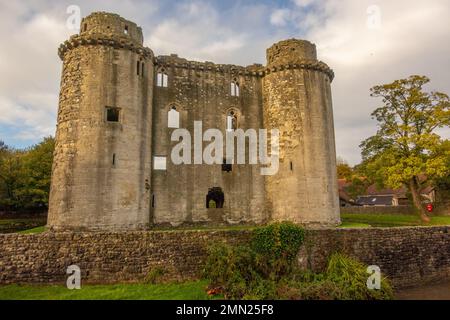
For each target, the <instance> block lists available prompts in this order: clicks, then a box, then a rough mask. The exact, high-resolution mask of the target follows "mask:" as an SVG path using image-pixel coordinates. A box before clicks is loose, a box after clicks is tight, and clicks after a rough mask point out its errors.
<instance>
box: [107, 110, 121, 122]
mask: <svg viewBox="0 0 450 320" xmlns="http://www.w3.org/2000/svg"><path fill="white" fill-rule="evenodd" d="M106 121H108V122H119V121H120V109H119V108H112V107H106Z"/></svg>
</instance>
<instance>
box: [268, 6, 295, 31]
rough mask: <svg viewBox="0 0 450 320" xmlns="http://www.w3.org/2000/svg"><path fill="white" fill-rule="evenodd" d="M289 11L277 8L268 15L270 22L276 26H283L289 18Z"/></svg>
mask: <svg viewBox="0 0 450 320" xmlns="http://www.w3.org/2000/svg"><path fill="white" fill-rule="evenodd" d="M290 15H291V11H289V10H288V9H277V10H275V11H274V12H273V13H272V14H271V16H270V23H271V24H273V25H274V26H277V27H284V26H285V25H287V23H288V20H289V19H290Z"/></svg>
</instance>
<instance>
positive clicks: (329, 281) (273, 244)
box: [204, 223, 393, 299]
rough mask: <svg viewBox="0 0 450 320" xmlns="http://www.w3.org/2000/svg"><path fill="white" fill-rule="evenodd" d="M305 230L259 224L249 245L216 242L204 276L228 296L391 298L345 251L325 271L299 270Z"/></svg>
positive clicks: (214, 288)
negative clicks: (372, 284) (374, 285)
mask: <svg viewBox="0 0 450 320" xmlns="http://www.w3.org/2000/svg"><path fill="white" fill-rule="evenodd" d="M303 240H304V230H303V229H302V228H301V227H299V226H297V225H294V224H292V223H275V224H271V225H269V226H265V227H259V228H256V229H255V230H254V232H253V237H252V240H251V242H250V244H249V245H239V246H231V245H228V244H223V243H217V244H213V245H211V246H210V248H209V256H208V259H207V261H206V265H205V268H204V277H205V278H206V279H207V280H208V281H209V283H210V288H211V290H212V291H213V292H220V293H222V294H223V295H224V297H225V298H227V299H391V298H392V297H393V293H392V289H391V287H390V284H389V282H388V281H387V280H383V283H382V288H381V290H369V289H367V286H366V281H367V278H368V276H369V275H368V273H366V267H365V266H364V265H363V264H362V263H360V262H358V261H355V260H354V259H352V258H349V257H347V256H344V255H341V254H334V255H333V256H331V257H330V260H329V263H328V268H327V270H326V271H325V272H324V273H322V274H313V273H310V272H308V271H303V270H300V269H299V268H298V267H297V263H296V258H297V254H298V252H299V249H300V246H301V245H302V243H303Z"/></svg>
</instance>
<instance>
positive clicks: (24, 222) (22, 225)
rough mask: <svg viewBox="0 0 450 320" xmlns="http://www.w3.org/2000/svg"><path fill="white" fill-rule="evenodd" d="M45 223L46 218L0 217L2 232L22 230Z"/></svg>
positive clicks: (0, 229)
mask: <svg viewBox="0 0 450 320" xmlns="http://www.w3.org/2000/svg"><path fill="white" fill-rule="evenodd" d="M45 224H46V219H45V218H18V219H0V233H12V232H20V231H23V230H28V229H33V228H36V227H40V226H43V225H45Z"/></svg>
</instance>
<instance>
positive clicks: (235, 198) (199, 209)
mask: <svg viewBox="0 0 450 320" xmlns="http://www.w3.org/2000/svg"><path fill="white" fill-rule="evenodd" d="M258 69H260V67H258V66H249V67H247V68H244V67H239V66H234V65H219V64H214V63H211V62H205V63H201V62H195V61H188V60H186V59H183V58H179V57H177V56H176V55H171V56H159V57H158V58H157V63H156V69H155V70H156V71H155V72H156V73H158V72H161V73H165V74H167V76H168V86H167V87H158V86H157V85H155V86H154V92H155V94H154V99H153V108H154V110H153V119H154V126H153V146H154V148H153V155H154V156H164V157H166V158H167V170H161V171H158V170H154V171H153V180H152V187H153V188H152V189H153V199H154V206H153V208H152V220H153V222H154V223H155V224H161V223H170V224H172V225H178V224H182V223H211V222H212V223H234V224H236V223H261V222H263V221H265V220H266V219H267V215H266V212H265V210H264V205H265V203H264V177H263V176H262V175H261V174H260V171H259V165H232V171H231V172H227V171H222V165H221V163H222V160H223V159H225V158H226V154H225V148H224V150H223V151H224V152H223V159H221V161H220V164H214V165H209V164H205V163H203V164H199V163H196V164H194V121H201V123H202V132H200V133H199V134H200V139H201V137H202V136H203V132H204V131H206V130H208V129H219V130H220V131H221V132H222V135H223V140H222V141H223V142H224V146H225V134H226V124H227V115H228V114H229V112H230V111H234V113H235V115H236V116H237V127H238V128H239V129H243V130H244V131H245V130H247V129H250V128H251V129H255V130H258V129H261V128H262V127H263V125H262V99H261V95H260V93H261V77H260V75H259V72H258V71H257V70H258ZM233 81H235V82H236V83H238V85H239V89H240V90H239V96H232V95H231V90H230V85H231V83H232V82H233ZM173 108H175V109H176V111H177V112H179V115H180V123H179V127H180V128H184V129H187V130H188V131H189V132H190V135H191V141H190V142H191V145H190V149H191V157H190V160H191V164H190V165H185V164H183V165H175V164H173V163H172V161H171V152H172V150H173V148H174V146H175V145H177V144H179V141H174V142H171V134H172V133H173V131H174V130H175V129H173V128H168V112H169V111H170V110H172V109H173ZM209 144H210V142H203V144H202V150H204V149H205V147H206V146H207V145H209ZM235 150H236V148H235ZM246 153H247V154H248V143H246ZM247 159H248V157H247ZM235 161H236V159H235ZM213 187H219V188H221V189H222V191H223V193H224V197H225V202H224V207H223V209H207V208H206V196H207V194H208V190H209V189H210V188H213Z"/></svg>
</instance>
